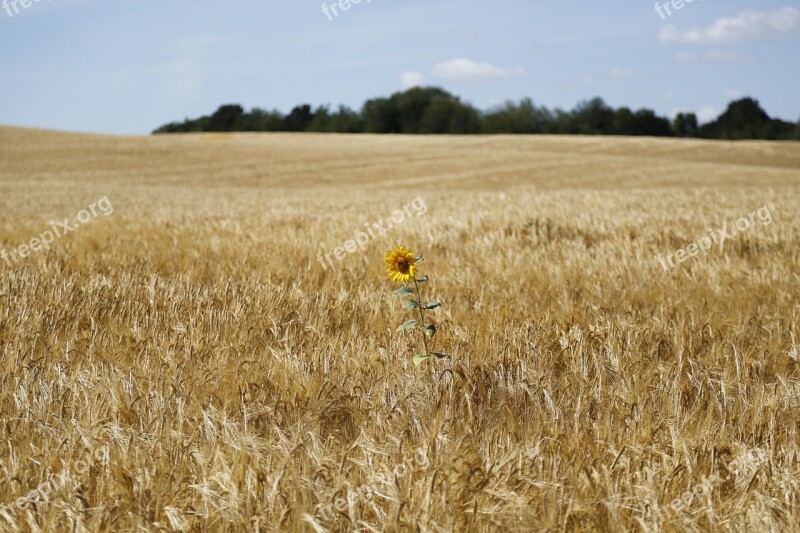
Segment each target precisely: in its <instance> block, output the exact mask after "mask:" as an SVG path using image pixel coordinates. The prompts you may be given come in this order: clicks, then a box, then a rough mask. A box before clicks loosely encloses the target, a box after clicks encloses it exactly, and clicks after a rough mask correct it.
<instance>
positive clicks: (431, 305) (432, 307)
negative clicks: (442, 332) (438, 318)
mask: <svg viewBox="0 0 800 533" xmlns="http://www.w3.org/2000/svg"><path fill="white" fill-rule="evenodd" d="M441 306H442V304H440V303H439V302H430V303H429V304H428V305H426V306H425V309H436V308H437V307H441Z"/></svg>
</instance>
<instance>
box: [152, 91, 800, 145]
mask: <svg viewBox="0 0 800 533" xmlns="http://www.w3.org/2000/svg"><path fill="white" fill-rule="evenodd" d="M226 131H227V132H232V131H284V132H286V131H288V132H327V133H409V134H426V133H427V134H433V133H446V134H475V133H484V134H502V133H515V134H534V133H549V134H580V135H648V136H655V137H698V138H705V139H732V140H735V139H771V140H800V121H798V123H796V124H795V123H793V122H786V121H784V120H780V119H775V118H770V116H769V115H768V114H767V113H766V111H764V109H763V108H762V107H761V105H760V104H759V103H758V101H757V100H754V99H753V98H749V97H748V98H742V99H739V100H736V101H733V102H731V103H730V104H728V108H727V109H726V110H725V112H724V113H722V114H721V115H720V116H719V117H718V118H717V119H716V120H714V121H712V122H709V123H707V124H702V125H701V124H699V123H698V120H697V116H696V115H695V114H694V113H679V114H678V115H677V116H676V117H675V118H674V119H673V120H670V119H668V118H666V117H662V116H659V115H657V114H656V113H655V111H653V110H651V109H638V110H635V111H634V110H631V109H630V108H628V107H620V108H616V109H615V108H613V107H611V106H609V105H607V104H606V103H605V102H604V101H603V100H602V99H601V98H593V99H591V100H587V101H583V102H581V103H579V104H578V105H576V106H575V107H574V108H573V109H572V110H569V111H565V110H563V109H555V110H550V109H547V108H546V107H544V106H536V105H534V103H533V101H532V100H531V99H530V98H523V99H522V100H520V101H519V102H513V101H507V102H506V103H504V104H502V105H499V106H496V107H494V108H492V109H490V110H488V111H480V110H478V109H476V108H475V107H473V106H472V105H470V104H468V103H465V102H462V101H461V99H460V98H458V97H457V96H454V95H452V94H450V93H448V92H447V91H445V90H443V89H440V88H437V87H415V88H412V89H408V90H406V91H403V92H398V93H395V94H393V95H391V96H389V97H388V98H373V99H371V100H368V101H367V102H366V103H365V104H364V105H363V106H362V108H361V110H360V111H356V110H353V109H350V108H349V107H346V106H342V105H340V106H339V107H338V108H336V109H332V108H331V107H330V106H319V107H317V108H315V109H313V108H312V107H311V106H310V105H308V104H302V105H298V106H296V107H295V108H294V109H292V110H291V111H290V112H289V113H288V114H283V113H281V112H280V111H278V110H266V109H260V108H253V109H251V110H250V111H245V109H244V108H243V107H242V106H240V105H238V104H228V105H223V106H221V107H220V108H219V109H217V110H216V111H215V112H214V113H212V114H211V115H205V116H202V117H200V118H197V119H189V118H187V119H186V120H184V121H183V122H172V123H169V124H166V125H164V126H161V127H160V128H158V129H156V130H155V131H154V132H153V133H156V134H158V133H190V132H226Z"/></svg>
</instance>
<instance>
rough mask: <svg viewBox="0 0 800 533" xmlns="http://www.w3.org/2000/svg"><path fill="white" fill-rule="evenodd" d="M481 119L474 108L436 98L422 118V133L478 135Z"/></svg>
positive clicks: (420, 126)
mask: <svg viewBox="0 0 800 533" xmlns="http://www.w3.org/2000/svg"><path fill="white" fill-rule="evenodd" d="M480 127H481V125H480V117H479V115H478V111H477V110H476V109H475V108H473V107H472V106H469V105H466V104H463V103H461V102H460V101H459V100H458V99H452V98H435V99H434V100H433V101H432V102H431V103H430V105H428V107H426V108H425V112H424V113H423V114H422V117H421V118H420V124H419V132H420V133H451V134H458V133H477V132H479V131H480Z"/></svg>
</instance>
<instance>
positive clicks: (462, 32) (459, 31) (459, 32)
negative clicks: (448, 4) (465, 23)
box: [450, 26, 477, 40]
mask: <svg viewBox="0 0 800 533" xmlns="http://www.w3.org/2000/svg"><path fill="white" fill-rule="evenodd" d="M450 31H451V33H453V34H454V35H456V36H457V37H461V38H462V39H467V40H469V39H474V38H475V37H477V35H475V33H473V32H471V31H470V30H468V29H466V28H464V27H462V26H459V27H457V28H453V29H452V30H450Z"/></svg>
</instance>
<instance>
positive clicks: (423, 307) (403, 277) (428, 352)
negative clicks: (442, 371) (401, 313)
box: [385, 246, 450, 365]
mask: <svg viewBox="0 0 800 533" xmlns="http://www.w3.org/2000/svg"><path fill="white" fill-rule="evenodd" d="M422 261H423V257H422V256H421V255H419V256H417V255H414V252H412V251H411V250H410V249H408V248H406V247H405V246H398V247H397V249H396V250H389V251H388V252H386V258H385V262H386V274H387V275H388V276H389V279H391V280H392V281H394V282H396V283H402V284H403V286H402V287H400V288H399V289H397V290H396V291H394V294H395V295H396V296H399V297H400V298H408V297H411V300H406V310H408V311H411V312H414V311H416V312H417V313H418V314H419V320H417V319H416V318H413V319H411V320H406V321H405V322H403V323H402V324H401V325H400V327H398V328H397V331H405V330H407V329H412V328H414V329H419V332H420V337H421V338H422V347H423V349H424V353H422V354H419V355H416V356H414V364H415V365H419V364H420V363H422V362H423V361H425V360H427V359H429V358H430V356H432V355H433V356H435V357H436V358H437V359H450V356H449V355H447V354H444V353H441V352H434V351H433V350H432V348H433V346H432V345H433V342H434V338H435V337H436V325H435V324H433V323H431V322H429V321H426V319H425V311H432V310H433V309H436V308H437V307H440V306H441V305H442V304H440V303H439V302H428V303H427V304H426V303H423V301H422V289H421V287H420V284H422V283H427V282H428V279H429V278H428V276H422V277H421V278H419V279H417V278H416V275H417V270H418V267H417V263H420V262H422ZM410 281H413V282H414V287H413V288H412V287H411V286H410V285H408V282H410ZM429 338H430V343H431V344H430V345H429V344H428V339H429Z"/></svg>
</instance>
